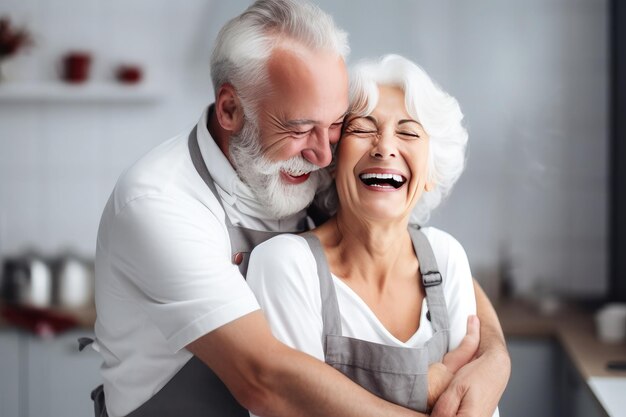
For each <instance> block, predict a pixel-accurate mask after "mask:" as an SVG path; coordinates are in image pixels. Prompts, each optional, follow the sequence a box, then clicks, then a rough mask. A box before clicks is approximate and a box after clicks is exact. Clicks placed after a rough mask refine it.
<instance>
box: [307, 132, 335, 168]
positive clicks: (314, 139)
mask: <svg viewBox="0 0 626 417" xmlns="http://www.w3.org/2000/svg"><path fill="white" fill-rule="evenodd" d="M302 157H303V158H304V159H306V160H307V161H309V162H310V163H312V164H315V165H317V166H318V167H320V168H324V167H326V166H328V165H329V164H330V161H331V160H332V159H333V155H332V152H331V149H330V138H329V135H328V129H320V131H318V132H314V133H312V134H311V136H310V137H309V139H308V141H307V143H306V149H304V150H303V151H302Z"/></svg>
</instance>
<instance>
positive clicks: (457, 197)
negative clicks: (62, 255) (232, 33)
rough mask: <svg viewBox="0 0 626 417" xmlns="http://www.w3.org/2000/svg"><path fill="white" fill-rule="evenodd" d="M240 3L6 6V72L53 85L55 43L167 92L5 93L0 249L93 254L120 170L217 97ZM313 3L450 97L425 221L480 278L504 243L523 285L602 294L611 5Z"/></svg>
mask: <svg viewBox="0 0 626 417" xmlns="http://www.w3.org/2000/svg"><path fill="white" fill-rule="evenodd" d="M247 3H248V2H246V1H232V2H225V1H216V0H213V1H209V0H185V1H181V2H172V1H169V0H133V1H124V0H109V1H103V0H58V1H51V0H3V1H2V3H0V15H2V14H9V15H10V16H11V17H13V18H14V19H15V20H16V21H18V22H23V23H27V24H28V26H29V27H30V28H31V29H32V30H33V32H35V34H36V41H37V46H36V47H35V48H34V49H33V51H32V52H31V53H30V54H28V55H25V56H22V57H19V58H17V59H16V60H15V61H14V62H13V63H11V65H10V68H7V69H8V70H11V71H12V72H13V77H14V78H16V79H18V80H22V81H28V80H53V79H55V78H56V73H57V67H58V59H59V57H60V56H61V55H62V54H63V53H64V52H66V51H67V50H70V49H87V50H90V51H92V53H93V55H94V58H95V61H94V73H93V78H94V79H95V80H104V79H107V78H110V77H111V74H112V70H113V68H114V66H115V65H116V64H118V63H120V62H139V63H141V64H143V65H145V67H146V69H147V75H148V81H149V82H150V83H153V84H155V85H158V86H159V87H160V88H162V89H163V91H164V95H163V99H161V100H159V101H156V102H155V103H143V104H132V103H115V104H113V103H74V104H68V103H36V102H32V103H20V104H18V103H0V255H6V254H9V253H16V252H20V251H22V250H24V249H25V248H35V249H38V250H40V251H42V252H44V253H49V254H54V253H56V252H58V251H60V250H62V249H63V248H73V249H74V250H77V251H79V252H81V253H84V254H85V255H91V254H92V253H93V250H94V242H95V235H96V230H97V224H98V219H99V216H100V212H101V210H102V208H103V206H104V204H105V202H106V199H107V198H108V194H109V193H110V191H111V189H112V187H113V185H114V183H115V180H116V178H117V177H118V176H119V174H120V173H121V171H122V170H123V169H124V168H125V167H127V166H128V165H129V164H130V163H131V162H132V161H134V160H135V159H137V158H138V157H139V156H140V155H141V154H142V153H144V152H145V151H147V150H148V149H150V148H151V147H152V146H154V145H155V144H157V143H159V142H161V141H163V140H165V139H167V138H168V137H170V136H172V135H174V134H175V133H177V132H178V131H179V130H181V129H184V128H186V127H187V126H189V125H191V124H192V123H194V122H195V121H196V120H197V118H198V117H199V115H200V112H201V110H202V107H203V106H204V105H205V104H206V103H208V102H210V101H211V98H212V89H211V87H210V82H209V73H208V57H209V53H210V48H211V45H212V42H213V39H214V38H215V35H216V34H217V31H218V30H219V28H220V27H221V25H222V24H223V23H224V22H225V21H226V19H227V18H229V17H231V16H234V15H235V14H236V13H238V12H239V11H240V10H242V9H243V8H244V7H245V5H246V4H247ZM318 3H319V4H320V5H321V6H322V8H324V9H325V10H327V11H329V12H330V13H332V14H333V15H334V16H335V17H336V20H337V21H338V22H339V23H340V25H342V26H343V27H344V28H346V29H347V30H348V32H349V33H350V41H351V45H352V55H351V60H352V61H354V60H356V59H358V58H362V57H366V56H369V57H372V56H378V55H381V54H383V53H388V52H396V53H401V54H404V55H406V56H408V57H409V58H412V59H413V60H415V61H416V62H418V63H419V64H421V65H422V66H423V67H424V68H425V69H426V70H427V71H428V72H429V73H430V74H431V75H432V76H433V78H434V79H436V80H437V81H438V82H439V83H440V84H441V85H443V86H444V87H445V88H446V89H447V90H448V91H450V92H451V93H452V94H453V95H455V96H456V97H457V98H458V99H459V101H460V103H461V105H462V108H463V110H464V112H465V114H466V123H467V126H468V128H469V131H470V152H469V159H468V166H467V170H466V172H465V174H464V176H463V177H462V178H461V180H460V181H459V184H458V186H457V187H456V189H455V190H454V192H453V194H452V196H451V198H450V199H449V200H448V201H447V202H446V203H445V204H444V205H443V206H442V207H441V208H440V209H439V210H438V211H437V212H436V213H435V214H434V216H433V219H432V221H431V223H432V224H434V225H437V226H439V227H441V228H443V229H445V230H447V231H449V232H450V233H452V234H453V235H454V236H456V237H457V238H458V239H459V240H460V241H461V243H462V244H463V245H464V246H465V248H466V250H467V252H468V255H469V259H470V262H471V264H472V266H473V267H474V269H475V271H476V272H477V273H479V274H480V273H482V274H484V275H485V276H487V275H489V274H490V271H493V270H494V268H496V266H497V264H498V262H499V258H500V256H501V254H502V253H503V249H502V248H503V247H504V248H507V249H506V252H508V253H509V254H510V256H511V263H512V267H513V269H514V272H515V277H516V280H517V281H516V282H517V284H518V287H519V288H520V289H521V290H522V291H527V292H530V291H535V290H536V289H537V288H538V287H541V288H543V289H544V290H548V291H550V290H556V291H559V292H562V293H567V294H578V295H584V294H601V293H602V292H603V291H605V288H606V283H607V278H606V269H607V259H606V256H607V255H606V253H607V225H606V222H607V215H606V213H607V168H606V164H607V161H608V158H607V142H608V123H607V117H608V116H607V108H608V107H607V106H608V85H607V83H608V55H607V52H608V47H607V30H608V29H607V7H608V6H607V1H606V0H599V1H598V0H569V1H563V0H529V1H524V2H519V1H515V0H506V1H499V2H493V1H487V0H474V1H472V2H456V1H437V2H431V1H426V0H423V1H422V0H420V1H407V0H395V1H386V2H381V1H372V0H369V1H360V2H358V3H357V2H352V1H348V0H342V1H332V0H323V1H322V0H320V1H319V2H318ZM0 88H1V86H0Z"/></svg>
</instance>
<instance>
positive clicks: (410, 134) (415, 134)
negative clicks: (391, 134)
mask: <svg viewBox="0 0 626 417" xmlns="http://www.w3.org/2000/svg"><path fill="white" fill-rule="evenodd" d="M396 134H398V135H402V136H404V137H406V138H415V139H419V138H421V136H420V135H418V134H417V133H413V132H396Z"/></svg>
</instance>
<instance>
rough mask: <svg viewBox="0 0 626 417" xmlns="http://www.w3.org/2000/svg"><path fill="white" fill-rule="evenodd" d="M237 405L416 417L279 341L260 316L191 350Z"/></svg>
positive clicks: (285, 416) (303, 414) (283, 412)
mask: <svg viewBox="0 0 626 417" xmlns="http://www.w3.org/2000/svg"><path fill="white" fill-rule="evenodd" d="M187 349H188V350H190V351H191V352H192V353H193V354H194V355H196V356H198V357H199V358H200V359H201V360H202V361H203V362H205V363H206V364H207V365H208V366H209V367H210V368H211V369H212V370H213V371H214V372H215V373H216V374H217V375H218V376H219V377H220V379H221V380H222V381H223V382H224V383H225V384H226V386H227V387H228V389H229V390H230V391H231V392H232V394H233V395H234V396H235V398H236V399H237V401H239V403H240V404H241V405H243V406H244V407H245V408H247V409H249V410H250V411H251V412H252V413H254V414H256V415H259V416H262V417H270V416H272V417H273V416H276V417H328V416H340V417H381V416H389V417H418V416H424V414H420V413H417V412H414V411H411V410H409V409H406V408H402V407H400V406H397V405H395V404H392V403H389V402H386V401H384V400H382V399H380V398H378V397H376V396H374V395H373V394H371V393H370V392H368V391H366V390H365V389H364V388H362V387H360V386H359V385H357V384H356V383H354V382H352V381H351V380H350V379H348V378H347V377H346V376H344V375H343V374H341V373H340V372H339V371H337V370H336V369H334V368H332V367H331V366H329V365H327V364H325V363H323V362H321V361H319V360H318V359H315V358H314V357H312V356H309V355H307V354H305V353H302V352H300V351H297V350H294V349H291V348H289V347H287V346H286V345H284V344H282V343H280V342H279V341H278V340H276V339H275V338H274V337H273V336H272V334H271V331H270V329H269V326H268V325H267V322H266V321H265V318H264V317H263V315H262V313H261V312H260V311H257V312H254V313H251V314H248V315H247V316H244V317H242V318H240V319H238V320H235V321H234V322H231V323H229V324H226V325H224V326H222V327H220V328H219V329H217V330H214V331H213V332H211V333H209V334H207V335H205V336H203V337H201V338H200V339H198V340H197V341H195V342H193V343H191V344H190V345H188V346H187Z"/></svg>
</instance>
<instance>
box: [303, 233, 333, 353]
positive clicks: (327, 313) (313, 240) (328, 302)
mask: <svg viewBox="0 0 626 417" xmlns="http://www.w3.org/2000/svg"><path fill="white" fill-rule="evenodd" d="M300 236H302V237H303V238H304V239H305V240H306V242H307V243H308V245H309V247H310V248H311V252H313V255H314V256H315V262H316V264H317V274H318V275H319V276H320V277H324V278H326V277H331V275H330V270H329V269H328V261H327V260H326V255H325V254H324V250H323V249H322V244H321V243H320V241H319V239H318V238H317V237H316V236H315V235H314V234H313V233H311V232H307V233H303V234H301V235H300ZM320 294H321V296H322V306H323V308H322V325H323V334H324V335H336V336H340V335H341V314H340V313H339V304H338V302H337V293H336V292H335V284H333V280H332V278H331V279H322V278H320ZM324 353H326V343H324Z"/></svg>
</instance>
